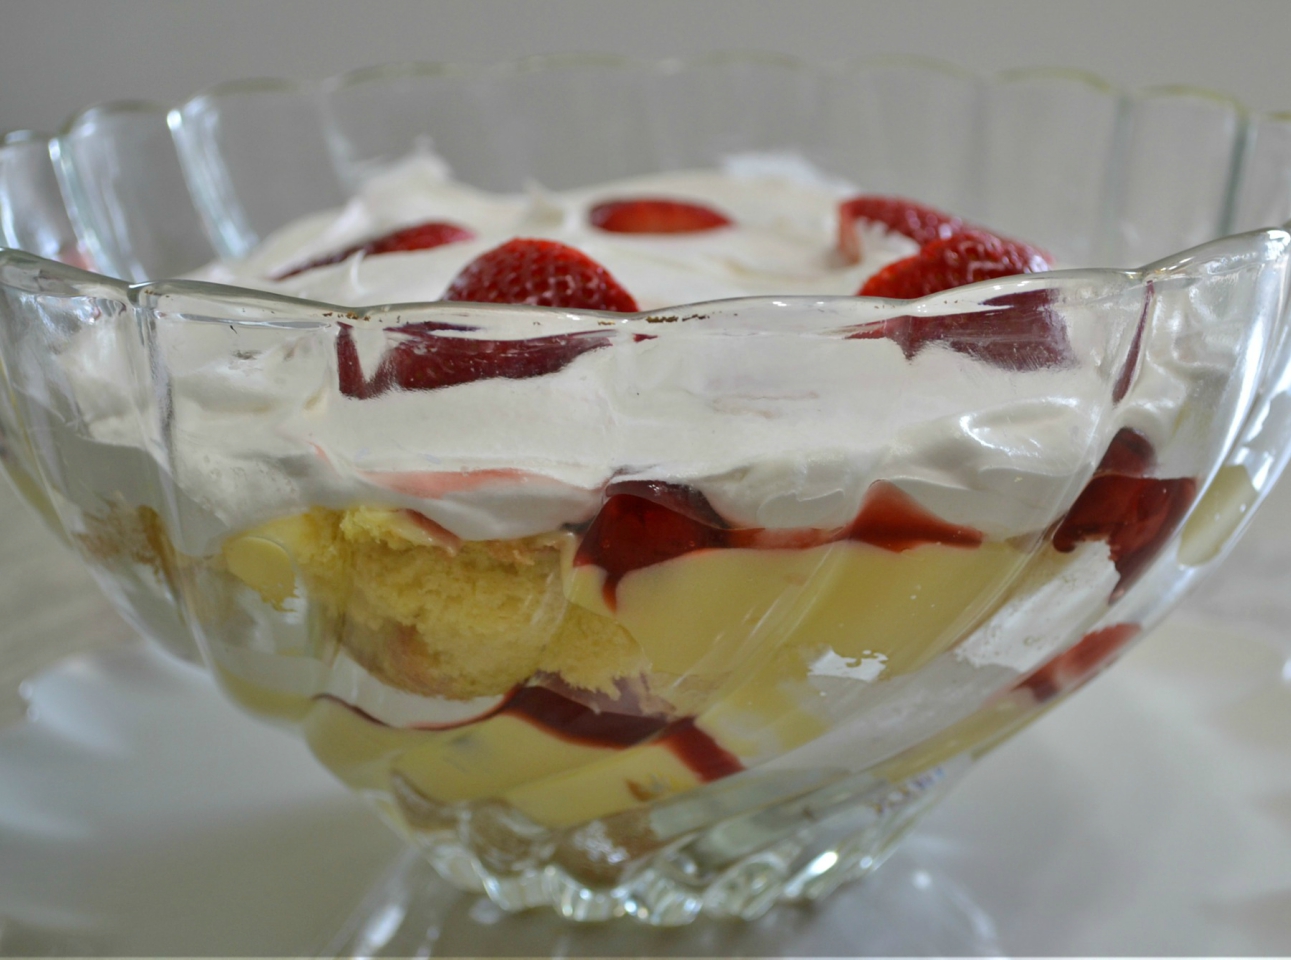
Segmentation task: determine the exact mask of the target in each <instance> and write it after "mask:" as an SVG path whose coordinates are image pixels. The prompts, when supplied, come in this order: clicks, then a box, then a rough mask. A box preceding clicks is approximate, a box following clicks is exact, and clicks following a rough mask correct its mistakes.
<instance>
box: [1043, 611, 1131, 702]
mask: <svg viewBox="0 0 1291 960" xmlns="http://www.w3.org/2000/svg"><path fill="white" fill-rule="evenodd" d="M1140 632H1141V631H1140V627H1139V625H1138V624H1137V623H1115V624H1112V625H1111V626H1110V627H1103V628H1102V629H1101V630H1095V631H1093V632H1092V633H1087V634H1085V635H1084V636H1083V637H1081V638H1080V640H1079V641H1077V642H1076V644H1075V645H1074V646H1072V647H1070V648H1069V649H1067V650H1065V651H1064V652H1062V653H1060V654H1058V656H1056V657H1054V658H1053V659H1052V660H1050V661H1049V662H1048V663H1046V664H1045V665H1044V666H1043V667H1041V668H1040V669H1038V670H1036V671H1035V673H1033V674H1031V675H1030V676H1029V677H1027V678H1026V679H1025V680H1023V681H1022V682H1021V683H1019V684H1018V686H1019V687H1025V688H1026V689H1028V690H1030V691H1031V693H1032V695H1033V696H1034V697H1035V698H1036V700H1037V701H1038V702H1039V703H1044V702H1045V701H1046V700H1052V699H1053V698H1054V697H1056V696H1057V695H1058V694H1060V693H1064V692H1066V691H1068V690H1072V689H1074V688H1076V687H1078V686H1080V685H1081V684H1082V683H1085V682H1086V681H1088V680H1090V679H1091V678H1092V677H1093V676H1094V675H1095V674H1096V673H1098V672H1099V671H1100V670H1101V669H1102V668H1103V667H1105V666H1107V664H1108V663H1110V662H1111V660H1112V658H1113V657H1114V656H1115V655H1116V653H1117V652H1118V651H1120V650H1121V649H1122V648H1123V647H1124V646H1125V645H1126V644H1127V643H1129V642H1130V641H1131V640H1133V639H1134V638H1135V637H1137V636H1138V635H1139V633H1140Z"/></svg>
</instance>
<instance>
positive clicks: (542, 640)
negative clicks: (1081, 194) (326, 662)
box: [223, 507, 643, 699]
mask: <svg viewBox="0 0 1291 960" xmlns="http://www.w3.org/2000/svg"><path fill="white" fill-rule="evenodd" d="M449 536H450V537H451V535H449ZM561 539H562V538H559V537H530V538H527V539H522V540H507V541H481V542H470V541H468V542H453V541H455V538H452V539H451V540H448V539H441V540H437V539H436V538H434V537H433V536H430V535H427V534H426V533H425V531H424V528H423V527H422V526H420V525H418V524H417V523H415V522H410V521H409V515H408V514H407V512H406V511H402V510H390V509H384V508H373V507H357V508H352V509H350V510H345V511H338V510H326V509H321V508H316V509H313V510H310V511H308V512H306V513H303V514H299V515H296V516H293V517H288V518H285V519H281V520H275V521H272V522H270V523H267V524H264V525H262V526H260V527H258V528H256V529H254V530H251V531H248V532H247V533H245V534H243V535H241V536H239V537H236V538H234V539H232V540H230V541H229V542H228V543H226V544H225V546H224V550H223V555H224V561H225V564H226V567H227V568H228V570H229V572H230V573H231V574H233V575H234V576H235V577H237V578H238V579H240V580H241V581H242V582H244V583H246V584H247V585H248V586H249V587H251V588H252V589H253V590H255V591H256V592H257V593H258V594H259V595H260V596H261V598H262V599H264V600H265V601H266V602H268V603H271V604H273V605H275V606H281V604H282V603H283V601H285V600H286V599H287V597H289V596H291V595H293V594H296V595H299V593H300V592H301V586H302V585H301V584H296V583H294V582H293V584H292V587H291V590H290V592H288V591H287V585H286V571H287V569H288V563H290V565H291V568H292V569H293V570H294V571H298V574H299V576H298V579H300V580H301V581H303V590H304V593H305V595H307V596H308V597H309V599H310V601H311V602H314V603H316V604H318V605H319V606H320V607H321V608H322V610H323V611H324V612H325V613H326V614H327V615H328V616H329V617H330V618H331V619H332V620H333V622H335V623H337V624H338V630H339V633H340V640H341V642H342V643H343V644H344V645H345V647H346V648H347V649H348V651H349V652H350V654H351V655H352V656H353V657H354V659H355V660H356V661H358V662H359V663H360V664H361V665H362V666H363V667H364V668H365V669H366V670H368V671H369V672H370V673H372V674H373V675H374V676H376V677H378V678H379V679H381V680H382V681H384V682H385V683H388V684H390V685H391V686H395V687H398V688H400V689H403V690H407V691H409V692H412V693H417V694H422V695H426V696H445V697H453V698H461V699H467V698H471V697H479V696H490V695H497V694H502V693H505V692H506V691H507V690H509V689H511V688H512V687H513V686H515V685H516V684H517V683H520V682H523V681H524V680H525V679H526V678H528V677H530V676H532V675H533V674H534V673H535V672H538V671H546V672H550V673H559V674H561V675H562V676H564V677H565V678H566V679H567V680H568V681H569V682H570V683H573V684H575V685H577V686H582V687H585V688H588V689H599V690H605V691H613V690H614V689H615V686H614V684H615V680H617V679H618V678H620V677H625V676H632V675H636V674H638V673H639V672H641V670H642V667H643V663H642V661H641V656H640V652H639V650H638V649H637V647H636V644H635V643H634V642H633V640H632V638H631V637H630V636H629V635H628V633H627V632H626V631H625V630H623V628H622V627H620V626H619V625H617V624H616V623H615V622H614V621H613V620H611V619H609V618H607V617H603V616H599V615H597V614H596V613H594V612H592V611H589V610H586V609H585V608H583V607H579V606H577V605H570V604H568V603H567V602H566V600H565V597H564V593H563V591H562V588H561V578H560V551H561V544H560V540H561ZM275 551H281V553H277V552H275Z"/></svg>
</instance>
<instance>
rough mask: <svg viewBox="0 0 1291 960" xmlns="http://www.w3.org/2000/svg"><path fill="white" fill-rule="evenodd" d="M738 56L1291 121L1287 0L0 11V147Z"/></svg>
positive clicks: (208, 3) (165, 3) (200, 3)
mask: <svg viewBox="0 0 1291 960" xmlns="http://www.w3.org/2000/svg"><path fill="white" fill-rule="evenodd" d="M740 48H743V49H767V50H779V51H785V52H789V53H794V54H797V55H799V56H804V57H812V56H819V57H824V58H829V59H836V58H846V57H865V56H873V55H879V54H888V53H906V54H909V53H915V54H923V55H927V56H931V57H937V58H941V59H945V60H950V61H952V62H955V63H958V64H961V65H963V66H967V67H971V68H974V69H976V70H979V71H992V70H997V69H1007V68H1013V67H1026V66H1041V65H1062V66H1074V67H1080V68H1084V69H1087V70H1093V71H1095V72H1098V73H1101V74H1103V75H1104V76H1106V77H1107V78H1109V79H1111V80H1114V81H1116V82H1118V83H1121V84H1124V85H1128V86H1140V85H1147V84H1158V83H1187V84H1194V85H1198V86H1205V87H1211V88H1214V89H1218V90H1223V91H1226V92H1228V93H1231V94H1233V95H1235V96H1237V97H1238V98H1239V99H1241V100H1243V101H1244V102H1245V103H1247V104H1248V105H1249V106H1251V107H1253V108H1256V109H1288V110H1291V52H1289V51H1291V0H1064V2H1056V0H0V131H4V130H12V129H20V128H36V129H42V130H47V131H48V130H53V129H56V128H57V127H58V126H59V125H60V124H61V123H62V122H63V120H64V119H65V118H66V117H67V116H68V115H69V114H70V113H71V112H72V111H74V110H77V109H79V108H81V107H84V106H87V105H89V104H91V103H96V102H101V101H105V100H118V99H130V98H146V99H160V100H166V101H175V100H179V99H182V98H184V97H186V96H187V95H189V94H191V93H193V92H195V91H196V90H198V89H200V88H202V87H204V86H207V85H209V84H212V83H216V82H219V81H221V80H230V79H235V78H238V77H246V76H295V77H317V76H323V75H326V74H329V73H333V72H337V71H341V70H346V69H350V68H352V67H357V66H364V65H368V64H373V63H381V62H386V61H391V60H443V59H455V60H481V61H488V60H498V59H508V58H513V57H518V56H526V55H530V54H537V53H552V52H568V51H586V50H598V51H609V52H616V53H626V54H639V55H643V56H651V57H658V56H666V55H669V54H681V53H689V52H697V51H704V50H713V49H740Z"/></svg>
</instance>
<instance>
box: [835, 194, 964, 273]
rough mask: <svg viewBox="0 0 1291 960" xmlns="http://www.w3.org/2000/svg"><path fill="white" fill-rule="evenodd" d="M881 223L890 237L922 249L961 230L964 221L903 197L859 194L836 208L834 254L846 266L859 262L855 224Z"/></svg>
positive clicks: (859, 252)
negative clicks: (836, 247)
mask: <svg viewBox="0 0 1291 960" xmlns="http://www.w3.org/2000/svg"><path fill="white" fill-rule="evenodd" d="M858 220H866V221H869V222H870V223H881V224H883V226H885V227H887V228H888V230H890V231H891V232H893V233H899V234H901V235H902V236H905V237H909V238H910V239H911V240H913V241H914V242H915V243H917V244H919V245H920V246H923V245H924V244H928V243H931V242H932V241H934V240H944V239H946V238H947V237H949V236H951V235H952V234H954V233H958V232H959V231H961V230H963V229H964V221H962V220H960V219H959V217H953V216H951V215H950V214H948V213H942V212H941V211H940V210H934V209H933V208H932V207H925V206H924V205H923V204H921V203H915V202H914V201H913V200H906V199H905V198H903V197H882V196H878V195H875V194H863V195H861V196H859V197H853V198H852V199H850V200H844V201H843V202H842V203H840V204H839V205H838V252H839V253H840V254H842V256H843V259H844V260H845V261H846V262H847V263H860V262H861V238H860V235H859V234H858V233H857V232H856V221H858Z"/></svg>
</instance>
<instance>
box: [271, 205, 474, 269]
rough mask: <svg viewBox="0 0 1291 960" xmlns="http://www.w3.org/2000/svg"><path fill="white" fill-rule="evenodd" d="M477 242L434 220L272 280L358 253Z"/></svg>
mask: <svg viewBox="0 0 1291 960" xmlns="http://www.w3.org/2000/svg"><path fill="white" fill-rule="evenodd" d="M474 239H475V234H473V233H472V232H471V231H470V230H467V229H466V228H465V227H459V226H458V225H457V224H455V223H444V222H443V221H440V220H431V221H429V222H428V223H418V224H414V225H413V226H411V227H403V228H401V229H399V230H394V231H392V232H390V233H387V234H383V235H382V236H379V237H374V238H373V239H371V240H368V241H367V242H365V243H360V244H357V245H355V246H353V247H347V248H346V249H344V250H342V251H341V252H340V253H333V254H330V255H328V256H326V257H320V258H319V259H317V260H311V261H309V263H306V264H303V265H301V266H299V267H292V268H291V269H290V270H286V271H284V272H282V273H279V274H277V275H275V276H274V277H273V279H274V280H286V279H287V278H288V277H294V276H296V274H298V273H304V272H305V271H306V270H313V269H314V268H315V267H326V266H330V265H331V264H333V263H340V262H342V261H343V260H348V259H349V258H350V257H352V256H354V255H355V254H356V253H362V254H364V255H365V256H369V257H371V256H376V255H377V254H382V253H406V252H409V251H412V250H430V249H431V248H433V247H442V246H443V245H444V244H446V243H460V242H462V241H463V240H474Z"/></svg>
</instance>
